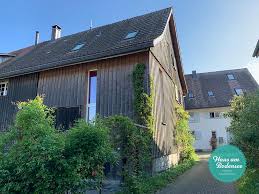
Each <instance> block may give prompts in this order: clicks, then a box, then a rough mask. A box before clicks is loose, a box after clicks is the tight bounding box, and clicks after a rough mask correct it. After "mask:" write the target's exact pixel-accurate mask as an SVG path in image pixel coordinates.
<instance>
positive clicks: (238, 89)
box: [235, 88, 244, 96]
mask: <svg viewBox="0 0 259 194" xmlns="http://www.w3.org/2000/svg"><path fill="white" fill-rule="evenodd" d="M235 92H236V95H238V96H240V95H243V94H244V92H243V90H242V89H241V88H235Z"/></svg>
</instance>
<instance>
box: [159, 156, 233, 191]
mask: <svg viewBox="0 0 259 194" xmlns="http://www.w3.org/2000/svg"><path fill="white" fill-rule="evenodd" d="M200 158H201V160H200V162H199V163H198V164H196V165H195V166H194V167H193V168H192V169H190V170H188V171H186V172H185V173H184V174H183V175H181V176H179V177H178V178H177V179H176V180H175V181H174V182H173V183H172V184H170V185H168V186H167V187H166V188H164V189H162V190H161V191H159V192H157V194H168V193H169V194H170V193H172V194H235V193H236V190H235V188H234V185H233V184H225V183H222V182H219V181H217V180H216V179H214V178H213V177H212V175H211V174H210V172H209V169H208V158H209V154H200Z"/></svg>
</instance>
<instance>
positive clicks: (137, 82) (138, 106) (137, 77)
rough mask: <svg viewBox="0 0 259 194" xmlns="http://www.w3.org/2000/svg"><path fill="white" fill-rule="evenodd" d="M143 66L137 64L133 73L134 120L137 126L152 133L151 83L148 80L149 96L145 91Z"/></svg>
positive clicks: (144, 67)
mask: <svg viewBox="0 0 259 194" xmlns="http://www.w3.org/2000/svg"><path fill="white" fill-rule="evenodd" d="M145 70H146V66H145V64H137V65H136V67H135V69H134V71H133V89H134V120H135V122H136V123H137V124H140V125H144V126H146V127H147V128H148V129H149V130H150V133H152V131H153V120H154V119H153V115H152V106H153V81H152V79H151V78H150V81H149V87H150V94H148V93H147V92H146V91H145V84H144V83H145Z"/></svg>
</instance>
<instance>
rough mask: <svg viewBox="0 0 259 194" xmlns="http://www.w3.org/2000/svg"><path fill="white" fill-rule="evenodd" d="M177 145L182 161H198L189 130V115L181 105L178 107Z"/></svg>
mask: <svg viewBox="0 0 259 194" xmlns="http://www.w3.org/2000/svg"><path fill="white" fill-rule="evenodd" d="M176 114H177V122H176V143H177V145H178V148H179V151H180V161H184V160H197V158H198V157H197V155H196V153H195V150H194V148H193V143H194V138H193V136H192V134H191V132H190V128H189V114H188V112H186V111H185V110H184V108H183V107H182V106H180V105H178V106H177V107H176Z"/></svg>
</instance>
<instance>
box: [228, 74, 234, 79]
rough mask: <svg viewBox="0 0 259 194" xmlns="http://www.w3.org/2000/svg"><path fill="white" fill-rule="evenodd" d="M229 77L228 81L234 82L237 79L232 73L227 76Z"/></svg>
mask: <svg viewBox="0 0 259 194" xmlns="http://www.w3.org/2000/svg"><path fill="white" fill-rule="evenodd" d="M227 76H228V80H234V79H235V77H234V75H233V74H232V73H230V74H227Z"/></svg>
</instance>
